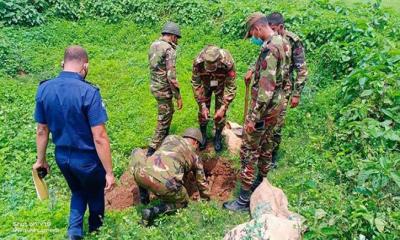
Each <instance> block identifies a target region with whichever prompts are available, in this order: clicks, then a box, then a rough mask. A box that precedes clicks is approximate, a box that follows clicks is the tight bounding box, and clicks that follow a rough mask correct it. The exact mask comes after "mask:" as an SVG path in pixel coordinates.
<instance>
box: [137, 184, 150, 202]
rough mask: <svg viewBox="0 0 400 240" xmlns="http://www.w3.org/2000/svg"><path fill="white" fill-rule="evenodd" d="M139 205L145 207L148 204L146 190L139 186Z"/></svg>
mask: <svg viewBox="0 0 400 240" xmlns="http://www.w3.org/2000/svg"><path fill="white" fill-rule="evenodd" d="M139 194H140V203H141V204H144V205H147V204H149V203H150V195H149V191H148V190H147V189H146V188H143V187H140V186H139Z"/></svg>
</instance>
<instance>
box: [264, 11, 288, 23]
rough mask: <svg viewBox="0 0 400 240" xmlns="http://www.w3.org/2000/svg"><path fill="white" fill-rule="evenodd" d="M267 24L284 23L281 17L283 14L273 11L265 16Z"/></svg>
mask: <svg viewBox="0 0 400 240" xmlns="http://www.w3.org/2000/svg"><path fill="white" fill-rule="evenodd" d="M267 19H268V22H269V24H277V25H279V24H285V20H284V19H283V16H282V14H281V13H279V12H273V13H271V14H269V15H268V16H267Z"/></svg>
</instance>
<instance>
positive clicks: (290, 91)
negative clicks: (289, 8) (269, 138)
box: [267, 13, 307, 164]
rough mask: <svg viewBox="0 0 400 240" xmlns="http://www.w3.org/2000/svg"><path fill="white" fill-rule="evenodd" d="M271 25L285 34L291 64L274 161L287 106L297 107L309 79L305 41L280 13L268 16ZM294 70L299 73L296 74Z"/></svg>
mask: <svg viewBox="0 0 400 240" xmlns="http://www.w3.org/2000/svg"><path fill="white" fill-rule="evenodd" d="M267 19H268V22H269V24H270V27H271V28H272V29H273V30H274V31H275V32H277V33H278V34H280V35H281V36H283V38H284V40H285V41H286V42H287V43H288V44H289V45H290V49H291V51H290V53H289V57H290V58H289V60H290V64H289V65H288V66H289V67H288V69H287V70H285V74H284V82H285V85H284V86H285V88H284V89H285V91H284V95H285V102H284V108H283V110H282V112H281V114H280V117H279V120H278V124H277V126H276V127H275V129H274V151H273V154H272V159H273V163H274V164H275V162H276V157H277V152H278V149H279V144H280V142H281V130H282V127H283V125H284V121H285V115H286V108H287V105H288V103H289V101H290V106H291V107H292V108H295V107H297V105H298V104H299V101H300V96H301V92H302V90H303V88H304V85H305V82H306V80H307V65H306V61H305V52H304V47H303V43H302V42H301V40H300V38H299V37H298V36H297V35H296V34H294V33H292V32H290V31H287V30H286V29H285V26H284V19H283V16H282V14H280V13H271V14H270V15H268V17H267ZM294 71H296V72H297V74H296V75H295V74H294Z"/></svg>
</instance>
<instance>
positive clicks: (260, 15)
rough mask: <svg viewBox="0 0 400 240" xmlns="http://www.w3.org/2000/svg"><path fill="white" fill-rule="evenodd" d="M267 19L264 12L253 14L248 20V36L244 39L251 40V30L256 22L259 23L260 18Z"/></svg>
mask: <svg viewBox="0 0 400 240" xmlns="http://www.w3.org/2000/svg"><path fill="white" fill-rule="evenodd" d="M263 17H265V15H264V13H262V12H255V13H252V14H251V15H250V16H249V17H248V18H247V20H246V35H245V36H244V38H249V37H250V29H251V26H253V24H254V23H255V22H257V21H258V20H259V19H260V18H263Z"/></svg>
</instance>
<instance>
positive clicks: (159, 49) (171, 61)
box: [147, 22, 182, 156]
mask: <svg viewBox="0 0 400 240" xmlns="http://www.w3.org/2000/svg"><path fill="white" fill-rule="evenodd" d="M180 37H181V33H180V30H179V27H178V25H176V24H175V23H173V22H167V23H166V24H165V26H164V28H163V30H162V37H161V38H160V39H159V40H157V41H155V42H154V43H153V44H152V45H151V46H150V50H149V63H150V76H151V85H150V89H151V93H152V94H153V96H154V97H155V98H156V100H157V104H158V123H157V128H156V130H155V133H154V136H153V139H152V141H151V143H150V145H149V148H148V150H147V156H151V155H152V154H153V153H154V152H155V150H156V149H157V148H158V147H159V146H160V144H161V142H162V141H163V140H164V138H165V137H166V136H167V135H168V134H169V128H170V126H171V121H172V116H173V114H174V104H173V102H172V98H175V99H176V100H177V108H178V110H180V109H181V108H182V98H181V94H180V91H179V84H178V81H177V79H176V71H175V65H176V46H177V44H178V39H179V38H180Z"/></svg>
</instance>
